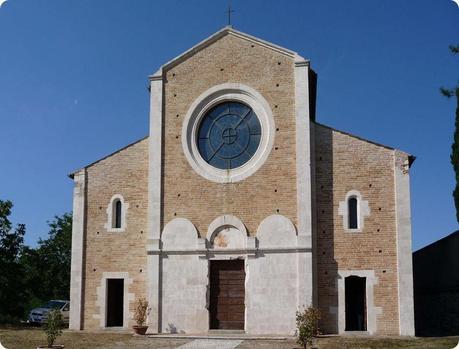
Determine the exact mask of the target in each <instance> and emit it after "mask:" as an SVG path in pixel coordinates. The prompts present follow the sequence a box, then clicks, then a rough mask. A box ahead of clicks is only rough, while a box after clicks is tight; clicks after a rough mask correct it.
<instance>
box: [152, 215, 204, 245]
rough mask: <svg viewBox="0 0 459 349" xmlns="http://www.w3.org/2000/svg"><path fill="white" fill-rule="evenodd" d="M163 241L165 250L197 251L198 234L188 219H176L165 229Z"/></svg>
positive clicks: (162, 236)
mask: <svg viewBox="0 0 459 349" xmlns="http://www.w3.org/2000/svg"><path fill="white" fill-rule="evenodd" d="M161 241H162V243H163V246H162V247H163V249H164V250H168V249H170V250H179V249H195V248H197V243H198V232H197V230H196V228H195V226H194V225H193V223H191V222H190V221H189V220H188V219H186V218H174V219H173V220H171V221H170V222H169V223H167V224H166V226H165V227H164V229H163V232H162V234H161Z"/></svg>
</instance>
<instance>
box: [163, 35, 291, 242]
mask: <svg viewBox="0 0 459 349" xmlns="http://www.w3.org/2000/svg"><path fill="white" fill-rule="evenodd" d="M293 74H294V62H293V59H292V58H290V57H287V56H285V55H283V54H281V53H278V52H275V51H273V50H271V49H268V48H266V47H264V46H261V45H259V44H256V43H252V42H249V41H247V40H243V39H241V38H238V37H235V36H232V35H227V36H225V37H223V38H221V39H220V40H218V41H216V42H214V43H213V44H212V45H210V46H208V47H207V48H205V49H203V50H201V51H199V52H198V53H196V54H195V55H194V56H192V57H190V58H188V59H187V60H185V61H184V62H182V63H180V64H178V65H176V66H174V67H172V68H171V69H170V70H169V71H167V72H166V82H165V85H164V86H165V88H164V98H165V108H164V110H165V117H164V138H163V139H164V160H163V161H164V186H163V189H164V191H163V195H164V199H163V200H164V208H163V226H164V224H166V223H167V222H169V221H170V220H171V219H173V218H174V217H176V216H177V217H183V218H187V219H189V220H190V221H191V222H192V223H193V224H194V225H195V226H196V228H197V229H198V232H199V234H200V236H201V237H202V236H205V235H206V232H207V228H208V226H209V224H210V223H211V222H212V221H213V220H214V219H215V218H217V217H219V216H221V215H223V214H232V215H235V216H237V217H238V218H240V219H241V220H242V221H243V222H244V224H245V225H246V227H247V230H248V232H249V234H250V235H255V232H256V229H257V227H258V225H259V224H260V222H261V221H262V220H263V219H264V218H266V217H267V216H269V215H271V214H273V213H276V212H279V213H280V214H282V215H284V216H286V217H288V218H289V219H291V220H292V221H293V222H294V223H295V224H296V175H295V169H296V163H295V116H294V107H295V100H294V98H295V90H294V75H293ZM228 82H230V83H231V82H232V83H242V84H245V85H247V86H250V87H252V88H254V89H255V90H257V91H258V92H259V93H261V94H262V95H263V97H264V98H265V99H266V100H267V101H268V103H269V105H270V107H271V109H272V111H273V114H274V120H275V124H276V128H277V129H278V131H276V134H275V141H274V146H273V149H272V151H271V154H270V155H269V157H268V159H267V161H266V162H265V163H264V165H263V166H262V167H261V168H260V169H259V170H258V171H257V172H256V173H255V174H254V175H252V176H250V177H249V178H248V179H246V180H243V181H241V182H238V183H231V184H217V183H214V182H211V181H208V180H206V179H204V178H202V177H201V176H200V175H198V174H197V173H196V172H195V171H194V170H193V169H192V168H191V166H190V165H189V163H188V161H187V160H186V158H185V155H184V153H183V150H182V143H181V141H182V140H181V131H182V124H183V120H184V117H185V115H186V113H187V111H188V108H189V107H190V105H191V103H193V101H195V99H196V98H197V97H198V96H199V95H201V94H202V93H203V92H205V91H206V90H208V89H209V88H210V87H212V86H215V85H219V84H223V83H228ZM277 210H278V211H277Z"/></svg>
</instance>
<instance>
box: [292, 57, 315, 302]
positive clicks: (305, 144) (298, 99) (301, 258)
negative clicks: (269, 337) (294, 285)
mask: <svg viewBox="0 0 459 349" xmlns="http://www.w3.org/2000/svg"><path fill="white" fill-rule="evenodd" d="M308 74H309V61H306V60H304V59H303V58H301V57H297V59H296V61H295V119H296V186H297V219H298V225H297V228H298V243H297V245H298V247H299V248H302V249H304V248H306V249H309V250H310V249H311V248H312V211H311V183H312V182H311V148H310V141H311V140H310V117H309V75H308ZM312 291H313V264H312V253H311V252H306V253H298V306H299V307H301V306H303V305H304V306H309V305H311V304H312V300H313V299H312V296H313V292H312Z"/></svg>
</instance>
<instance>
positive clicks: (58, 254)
mask: <svg viewBox="0 0 459 349" xmlns="http://www.w3.org/2000/svg"><path fill="white" fill-rule="evenodd" d="M48 225H49V227H50V230H49V233H48V234H49V235H48V238H47V239H46V240H42V239H40V240H39V241H38V246H39V247H38V248H37V253H38V259H39V261H40V269H41V271H40V275H41V276H40V279H41V285H40V287H41V288H42V290H43V292H42V294H40V298H42V299H43V300H48V299H53V298H54V299H69V292H70V263H71V247H72V214H70V213H64V214H63V215H62V216H55V217H54V220H53V221H51V222H49V223H48Z"/></svg>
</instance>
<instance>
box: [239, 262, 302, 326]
mask: <svg viewBox="0 0 459 349" xmlns="http://www.w3.org/2000/svg"><path fill="white" fill-rule="evenodd" d="M296 296H297V258H296V253H270V254H265V255H264V256H260V257H258V258H255V259H252V258H249V259H248V260H247V271H246V331H247V332H248V333H250V334H293V333H294V331H295V312H296V310H297V297H296Z"/></svg>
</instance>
